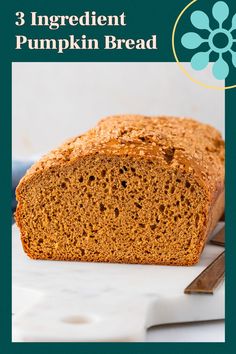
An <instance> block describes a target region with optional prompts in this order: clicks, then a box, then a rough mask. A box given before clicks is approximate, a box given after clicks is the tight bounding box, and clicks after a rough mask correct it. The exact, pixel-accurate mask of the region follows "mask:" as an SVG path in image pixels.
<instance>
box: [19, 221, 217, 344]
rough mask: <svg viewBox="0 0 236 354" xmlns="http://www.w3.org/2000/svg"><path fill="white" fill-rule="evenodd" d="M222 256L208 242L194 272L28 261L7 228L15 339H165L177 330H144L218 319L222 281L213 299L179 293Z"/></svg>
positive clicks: (162, 267)
mask: <svg viewBox="0 0 236 354" xmlns="http://www.w3.org/2000/svg"><path fill="white" fill-rule="evenodd" d="M220 252H222V248H221V247H217V246H213V245H207V246H206V248H205V250H204V252H203V255H202V258H201V262H200V264H198V265H196V266H194V267H164V266H145V265H122V264H102V263H100V264H96V263H82V262H52V261H33V260H30V259H29V258H28V257H26V255H25V254H24V253H23V250H22V247H21V243H20V239H19V232H18V230H17V228H16V226H13V254H12V256H13V257H12V259H13V264H12V266H13V267H12V271H13V274H12V279H13V313H14V316H13V328H12V333H13V341H33V342H34V341H49V342H50V341H57V342H60V341H145V340H147V341H153V340H154V341H165V336H166V337H168V336H170V337H169V341H171V340H170V338H171V333H172V335H173V333H174V334H175V335H176V334H177V333H178V331H181V328H182V329H183V327H181V326H183V325H181V326H179V327H178V328H179V329H178V330H175V329H174V328H176V327H171V326H169V329H168V326H165V327H163V326H161V327H158V328H159V329H151V330H149V332H148V334H146V329H147V328H148V327H150V326H154V325H162V324H172V323H178V322H181V323H183V322H193V321H198V322H199V321H206V320H217V319H223V318H224V284H222V285H221V286H220V287H219V288H218V289H217V290H216V291H215V293H214V295H185V294H184V293H183V289H184V288H185V287H186V285H188V284H189V282H190V281H192V280H193V278H194V277H195V276H197V275H198V274H199V273H200V272H201V271H202V270H203V269H204V268H205V266H206V265H207V264H209V263H210V262H211V261H212V260H213V259H214V258H215V257H216V256H217V255H218V254H219V253H220ZM184 326H186V324H185V325H184ZM190 326H192V324H191V325H190ZM195 326H196V325H195ZM197 326H200V327H201V328H203V327H204V326H205V324H202V326H201V325H200V324H199V323H198V324H197ZM200 327H199V328H200ZM187 328H190V327H189V326H188V327H187ZM155 331H156V334H155V335H153V333H154V332H155ZM165 331H167V332H165ZM161 333H162V338H163V339H161V337H160V336H161ZM165 333H166V334H165ZM167 333H169V334H167ZM179 333H180V332H179ZM223 333H224V331H223V329H222V331H221V338H222V337H223V336H224V334H223ZM192 337H193V336H192ZM174 338H175V336H173V339H174ZM179 338H181V335H180V337H179ZM182 338H183V336H182ZM189 338H190V337H189V335H187V333H186V338H185V339H183V341H189ZM204 338H205V339H206V336H205V337H204ZM204 338H203V340H202V341H206V340H204ZM173 341H175V339H174V340H173ZM209 341H211V340H210V338H209Z"/></svg>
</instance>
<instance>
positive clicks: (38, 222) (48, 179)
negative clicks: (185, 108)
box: [16, 115, 224, 265]
mask: <svg viewBox="0 0 236 354" xmlns="http://www.w3.org/2000/svg"><path fill="white" fill-rule="evenodd" d="M16 195H17V200H18V207H17V210H16V222H17V225H18V227H19V228H20V232H21V240H22V244H23V248H24V250H25V252H26V253H27V254H28V256H29V257H31V258H33V259H46V260H71V261H72V260H73V261H89V262H116V263H142V264H162V265H193V264H195V263H197V262H198V261H199V257H200V255H201V252H202V250H203V247H204V244H205V242H206V238H207V235H208V234H209V232H211V231H212V230H213V228H214V227H215V225H216V223H217V221H218V220H219V218H220V217H221V215H222V213H223V210H224V142H223V140H222V138H221V136H220V134H219V132H218V131H217V130H216V129H214V128H213V127H211V126H208V125H204V124H201V123H199V122H197V121H194V120H192V119H186V118H172V117H145V116H139V115H126V116H114V117H108V118H105V119H102V120H100V121H99V122H98V124H97V126H96V127H95V128H94V129H91V130H90V131H88V132H87V133H85V134H83V135H81V136H78V137H75V138H73V139H70V140H68V141H67V142H66V143H64V144H63V145H62V146H60V147H59V148H58V149H56V150H53V151H51V152H50V153H49V154H47V155H46V156H44V157H43V158H42V159H41V160H40V161H39V162H37V163H36V164H35V165H34V166H32V167H31V169H30V170H29V171H28V172H27V174H26V175H25V176H24V177H23V179H22V180H21V182H20V183H19V185H18V187H17V192H16Z"/></svg>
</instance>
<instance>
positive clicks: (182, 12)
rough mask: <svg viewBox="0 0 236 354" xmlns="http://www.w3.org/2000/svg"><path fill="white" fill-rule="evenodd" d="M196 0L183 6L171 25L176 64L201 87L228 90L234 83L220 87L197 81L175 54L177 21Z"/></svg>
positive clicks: (233, 86)
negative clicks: (172, 25)
mask: <svg viewBox="0 0 236 354" xmlns="http://www.w3.org/2000/svg"><path fill="white" fill-rule="evenodd" d="M197 1H198V0H192V1H191V2H190V3H189V4H188V5H186V6H185V8H184V9H183V10H182V11H181V12H180V14H179V16H178V17H177V19H176V21H175V24H174V27H173V31H172V38H171V44H172V51H173V54H174V57H175V60H176V64H177V65H178V66H179V68H180V70H181V71H182V72H183V73H184V74H185V75H186V76H187V77H188V78H189V79H190V80H191V81H192V82H194V83H195V84H198V85H200V86H202V87H205V88H207V89H213V90H229V89H232V88H235V87H236V85H231V86H224V87H220V86H212V85H206V84H204V83H203V82H201V81H198V80H196V79H194V78H193V77H192V76H191V75H190V74H189V73H188V71H187V70H186V69H185V67H184V66H183V65H182V64H181V62H180V61H179V58H178V56H177V53H176V49H175V32H176V28H177V25H178V23H179V20H180V18H181V17H182V15H183V14H184V12H185V11H186V10H187V9H188V8H189V7H190V6H192V5H193V4H194V3H195V2H197Z"/></svg>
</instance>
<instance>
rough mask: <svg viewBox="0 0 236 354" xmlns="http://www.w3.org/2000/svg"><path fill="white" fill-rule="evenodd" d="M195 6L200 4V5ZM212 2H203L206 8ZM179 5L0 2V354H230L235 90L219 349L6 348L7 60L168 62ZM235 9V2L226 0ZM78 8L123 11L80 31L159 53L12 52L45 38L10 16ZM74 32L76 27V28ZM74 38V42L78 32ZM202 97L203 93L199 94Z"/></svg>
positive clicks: (230, 101) (235, 246) (152, 0)
mask: <svg viewBox="0 0 236 354" xmlns="http://www.w3.org/2000/svg"><path fill="white" fill-rule="evenodd" d="M201 1H202V0H201ZM211 2H212V1H211V0H209V1H204V2H203V3H204V6H210V3H211ZM187 3H188V1H186V0H178V1H176V0H169V1H157V0H146V1H145V2H141V1H136V2H135V1H129V0H126V1H124V0H119V1H118V0H116V1H105V0H101V1H95V0H94V1H91V0H88V1H86V2H85V1H82V0H81V1H79V0H77V1H76V0H74V1H73V0H67V1H66V0H64V1H62V0H57V1H55V0H51V1H39V0H38V1H32V0H31V1H26V0H21V1H8V2H4V3H3V2H1V5H0V6H1V8H0V15H1V21H0V29H1V31H0V33H1V37H0V38H1V49H0V50H1V54H0V83H1V95H0V107H1V116H0V134H1V139H0V153H1V167H2V168H1V173H0V182H1V192H0V198H1V199H0V200H1V203H0V230H1V237H0V252H1V255H0V269H1V282H2V286H1V293H0V296H1V301H0V316H1V317H0V320H1V326H0V328H1V330H0V353H3V354H7V353H12V354H14V353H19V354H20V353H22V354H23V353H24V354H27V353H49V352H50V353H58V354H60V353H61V354H65V353H68V354H69V353H70V354H71V353H91V354H92V353H102V354H103V353H104V354H105V353H137V354H139V353H147V352H149V353H173V352H175V353H182V352H183V351H184V350H188V351H190V352H191V353H193V354H194V353H199V351H201V352H207V353H215V354H217V353H231V352H233V349H234V346H235V319H236V313H235V301H234V299H235V279H236V274H235V273H236V266H235V260H236V257H235V250H236V240H235V228H234V225H235V224H234V223H235V217H236V213H235V211H236V204H235V196H236V187H235V186H236V184H235V181H236V169H235V163H236V119H235V100H236V89H233V90H227V91H226V92H225V98H226V205H227V207H226V238H227V241H226V242H227V258H226V259H227V261H226V267H227V277H226V286H227V300H226V343H178V344H175V343H170V344H169V343H168V344H165V343H11V236H10V235H11V63H12V62H13V61H129V62H132V61H147V62H148V61H159V62H161V61H168V62H173V61H174V57H173V54H172V49H171V33H172V28H173V25H174V22H175V20H176V18H177V16H178V14H179V12H180V11H181V10H182V9H183V8H184V7H185V6H186V5H187ZM227 3H228V5H229V6H232V8H234V12H235V6H236V4H235V0H227ZM85 10H95V11H97V12H98V13H99V12H101V13H104V14H113V13H120V12H123V11H124V12H126V14H127V23H128V25H127V27H123V28H113V29H112V28H109V29H106V28H105V27H101V28H98V29H96V32H95V29H94V28H91V29H89V28H86V29H85V28H84V29H83V32H84V33H85V31H86V34H88V35H90V33H92V34H93V36H94V37H95V35H96V37H99V36H103V35H104V34H105V33H106V34H114V35H117V36H120V37H127V38H129V37H130V38H132V37H134V38H139V37H144V38H145V37H149V36H150V35H151V34H155V33H156V34H157V35H158V38H159V42H158V43H159V50H158V51H116V50H115V51H95V52H91V51H80V52H79V53H78V52H77V51H67V52H65V54H63V55H59V54H56V53H54V52H50V51H42V52H39V51H31V52H30V51H15V50H14V47H15V37H14V36H15V34H20V33H21V32H22V33H24V34H25V35H28V36H33V35H35V36H42V37H45V36H46V37H48V33H49V30H47V29H44V30H43V29H42V28H34V29H33V30H32V29H30V28H29V27H26V26H25V27H21V28H20V27H18V28H17V27H16V26H15V25H14V22H15V12H16V11H24V12H25V13H27V12H29V11H38V12H41V13H42V14H56V13H58V14H60V13H61V14H65V13H67V14H73V13H81V12H83V11H85ZM188 26H189V23H186V26H185V25H184V24H183V25H182V26H181V28H180V29H179V30H180V31H187V30H188V29H189V27H188ZM77 30H78V29H77ZM77 30H76V32H77V33H78V36H79V31H77ZM68 33H70V34H73V29H71V28H69V29H67V30H66V29H63V36H66V35H67V34H68ZM50 34H51V35H53V36H57V35H58V36H60V37H62V33H61V32H60V31H50ZM179 51H180V53H181V60H183V61H184V60H186V61H188V60H189V58H188V57H187V53H186V52H185V51H184V50H183V49H181V48H178V52H179ZM231 83H236V74H235V70H234V72H233V71H232V72H231V74H230V77H228V78H227V81H226V84H227V85H228V84H231ZM202 94H203V95H204V89H203V92H202Z"/></svg>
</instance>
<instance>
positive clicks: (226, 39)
mask: <svg viewBox="0 0 236 354" xmlns="http://www.w3.org/2000/svg"><path fill="white" fill-rule="evenodd" d="M212 15H213V18H214V19H215V20H216V21H217V23H218V26H217V28H215V29H212V28H211V27H210V20H209V17H208V16H207V14H206V13H205V12H203V11H199V10H198V11H194V12H193V13H192V15H191V23H192V25H193V26H194V27H195V28H197V29H199V30H207V31H208V38H202V37H201V36H200V35H199V34H198V33H195V32H188V33H185V34H184V35H183V36H182V38H181V43H182V45H183V46H184V47H185V48H187V49H197V48H199V47H200V45H201V44H202V43H207V44H208V47H209V50H207V51H204V52H203V51H199V52H197V53H196V54H194V55H193V57H192V59H191V66H192V68H193V69H194V70H203V69H205V68H206V67H207V65H208V63H209V61H210V54H211V53H212V52H215V53H216V54H217V56H218V59H217V60H216V61H215V63H214V64H213V69H212V72H213V75H214V77H215V78H216V79H217V80H224V79H225V78H226V77H227V76H228V74H229V65H228V63H227V62H226V60H225V59H224V58H223V54H224V53H227V52H230V54H231V58H232V64H233V66H234V67H236V52H235V51H233V50H232V46H233V44H234V42H236V39H234V37H233V34H232V32H233V31H234V30H235V29H236V13H235V14H234V16H233V17H232V21H231V28H230V29H226V28H224V27H223V23H224V22H225V20H226V19H227V18H228V17H229V7H228V5H227V4H226V3H225V2H224V1H217V2H216V3H215V4H214V6H213V8H212ZM219 41H220V42H221V44H220V45H219Z"/></svg>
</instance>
